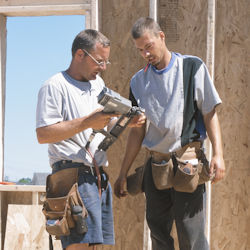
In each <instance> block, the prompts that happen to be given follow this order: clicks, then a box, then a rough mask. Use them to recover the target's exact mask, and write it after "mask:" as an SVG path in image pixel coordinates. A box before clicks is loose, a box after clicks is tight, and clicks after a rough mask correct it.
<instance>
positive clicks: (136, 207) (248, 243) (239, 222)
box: [100, 0, 250, 250]
mask: <svg viewBox="0 0 250 250" xmlns="http://www.w3.org/2000/svg"><path fill="white" fill-rule="evenodd" d="M207 2H208V1H206V0H188V1H184V0H171V1H170V0H169V1H168V0H159V1H158V9H157V11H158V21H159V23H160V25H161V27H162V29H163V31H164V32H165V33H166V36H167V37H166V43H167V46H168V48H169V50H171V51H175V52H180V53H182V54H191V55H196V56H199V57H200V58H202V59H203V60H204V61H205V62H206V53H207V15H208V13H207V9H208V8H207V7H208V4H207ZM216 2H217V4H216V19H215V22H216V32H215V64H214V68H215V73H214V74H215V77H214V78H215V81H214V82H215V86H216V88H217V90H218V92H219V95H220V97H221V99H222V101H223V104H222V105H220V106H219V107H218V109H217V111H218V115H219V120H220V123H221V130H222V137H223V148H224V158H225V163H226V177H225V179H224V180H223V181H221V182H220V183H217V184H213V185H212V188H211V190H212V200H211V204H212V212H211V249H214V250H218V249H221V250H235V249H242V250H246V249H250V223H249V222H250V216H249V215H250V212H249V207H250V195H249V190H250V178H249V177H250V150H249V124H250V117H249V114H250V113H249V105H250V102H249V92H250V91H249V67H250V65H249V30H250V24H249V6H248V5H249V1H248V0H241V1H234V0H221V1H216ZM100 7H101V19H100V22H101V26H100V30H101V31H102V32H103V33H104V34H105V35H107V36H108V37H109V38H110V39H111V42H112V45H111V57H110V59H111V61H112V66H111V67H110V69H108V70H107V71H106V72H105V74H103V78H104V80H105V82H106V84H107V85H108V87H110V88H112V89H114V90H116V91H118V92H119V93H121V94H122V95H123V96H126V97H128V92H129V81H130V79H131V77H132V75H133V74H134V73H135V72H136V71H137V70H138V69H140V68H142V67H143V66H144V62H143V61H142V59H141V58H140V56H139V53H138V52H137V51H136V49H135V48H134V45H133V42H132V39H131V36H130V29H131V26H132V25H133V23H134V22H135V20H136V19H137V18H139V17H141V16H148V15H149V1H147V0H127V1H122V0H103V1H102V6H100ZM247 110H248V111H247ZM127 132H128V131H125V133H124V134H123V136H122V137H121V138H120V139H119V140H118V141H117V142H116V143H115V144H114V145H113V146H112V148H110V149H109V152H108V153H109V159H110V169H109V173H110V177H111V178H110V179H111V182H112V184H114V180H115V178H116V177H117V175H118V173H119V168H120V165H121V161H122V157H123V154H124V150H125V144H126V138H127ZM144 157H145V152H144V151H143V150H142V151H141V153H140V155H139V156H138V157H137V159H136V162H135V163H134V165H133V168H135V167H137V166H138V165H140V164H142V163H143V161H144ZM131 171H133V170H131ZM144 205H145V200H144V196H143V195H139V196H136V197H128V198H126V199H122V200H119V199H117V198H114V215H115V230H116V246H115V247H113V248H112V247H104V248H103V249H123V250H130V249H133V250H134V249H135V250H141V249H143V245H142V244H143V220H144Z"/></svg>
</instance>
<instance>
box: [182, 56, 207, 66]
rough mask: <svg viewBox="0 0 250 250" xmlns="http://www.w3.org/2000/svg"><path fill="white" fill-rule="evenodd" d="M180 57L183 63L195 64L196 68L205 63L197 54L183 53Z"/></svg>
mask: <svg viewBox="0 0 250 250" xmlns="http://www.w3.org/2000/svg"><path fill="white" fill-rule="evenodd" d="M182 58H183V64H189V65H192V66H195V67H196V68H199V67H200V66H201V65H205V64H204V62H203V60H202V59H201V58H200V57H198V56H192V55H183V56H182Z"/></svg>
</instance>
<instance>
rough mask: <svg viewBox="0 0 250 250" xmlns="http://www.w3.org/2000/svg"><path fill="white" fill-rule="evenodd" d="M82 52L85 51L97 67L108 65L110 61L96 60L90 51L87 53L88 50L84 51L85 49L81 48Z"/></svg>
mask: <svg viewBox="0 0 250 250" xmlns="http://www.w3.org/2000/svg"><path fill="white" fill-rule="evenodd" d="M81 50H82V51H83V52H85V53H86V54H87V55H88V56H89V57H90V58H91V59H92V60H93V61H94V62H95V63H96V64H97V65H98V66H99V67H104V65H105V64H106V65H109V64H111V62H110V61H100V62H98V61H97V60H96V59H95V58H94V57H93V56H92V55H91V54H90V53H88V51H86V50H85V49H81Z"/></svg>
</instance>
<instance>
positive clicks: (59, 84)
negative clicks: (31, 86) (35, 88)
mask: <svg viewBox="0 0 250 250" xmlns="http://www.w3.org/2000/svg"><path fill="white" fill-rule="evenodd" d="M65 82H66V80H65V78H64V77H63V73H62V72H59V73H57V74H55V75H53V76H51V77H50V78H49V79H48V80H46V81H45V82H44V83H43V84H42V86H41V88H40V91H39V92H40V93H43V92H44V93H48V94H49V93H50V94H52V93H59V92H60V93H61V92H63V88H64V87H63V86H65V85H66V84H65Z"/></svg>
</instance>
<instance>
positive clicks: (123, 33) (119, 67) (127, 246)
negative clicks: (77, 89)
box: [100, 0, 149, 250]
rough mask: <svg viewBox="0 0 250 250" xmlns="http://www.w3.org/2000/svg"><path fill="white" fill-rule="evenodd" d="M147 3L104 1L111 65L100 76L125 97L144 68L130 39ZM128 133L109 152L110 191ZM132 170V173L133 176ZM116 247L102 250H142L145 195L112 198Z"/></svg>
mask: <svg viewBox="0 0 250 250" xmlns="http://www.w3.org/2000/svg"><path fill="white" fill-rule="evenodd" d="M148 2H149V1H145V0H133V1H132V0H127V1H124V0H103V1H102V11H101V20H100V23H101V24H100V25H101V27H100V30H101V31H102V32H103V33H104V34H105V35H106V36H107V37H108V38H109V39H110V40H111V55H110V61H111V63H112V64H111V65H110V67H109V68H108V69H107V71H106V72H105V74H103V78H104V80H105V83H106V85H107V86H108V87H110V88H112V89H113V90H115V91H118V92H119V93H120V94H121V95H123V96H125V97H128V93H129V81H130V79H131V77H132V75H133V74H134V73H135V72H136V71H138V70H139V69H140V68H142V67H143V65H144V62H143V60H142V59H141V58H140V57H139V56H138V53H137V51H136V50H135V48H134V46H133V42H132V39H131V37H130V29H131V26H132V24H133V23H134V22H135V20H136V19H138V18H139V17H140V16H148V13H149V3H148ZM127 135H128V131H127V130H126V131H124V133H123V134H122V136H121V138H119V139H118V141H116V142H115V144H113V145H112V147H110V148H109V149H108V156H109V161H110V167H109V171H108V172H109V174H110V180H111V183H112V187H113V186H114V185H113V184H114V182H115V180H116V178H117V176H118V173H119V170H120V167H121V161H122V158H123V155H124V152H125V144H126V143H125V142H126V138H127ZM143 160H144V151H143V150H142V152H141V153H140V155H139V156H138V157H137V159H136V162H135V164H134V165H133V169H134V168H135V167H137V166H139V165H140V164H141V163H142V162H143ZM132 171H133V170H131V172H132ZM113 206H114V220H115V235H116V238H115V240H116V244H115V246H113V247H111V246H103V247H102V248H101V249H106V250H107V249H112V250H114V249H115V250H142V248H143V247H142V245H143V226H144V224H143V222H144V206H145V202H144V195H142V194H141V195H138V196H136V197H127V198H125V199H120V200H119V199H117V198H116V197H115V196H114V202H113Z"/></svg>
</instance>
